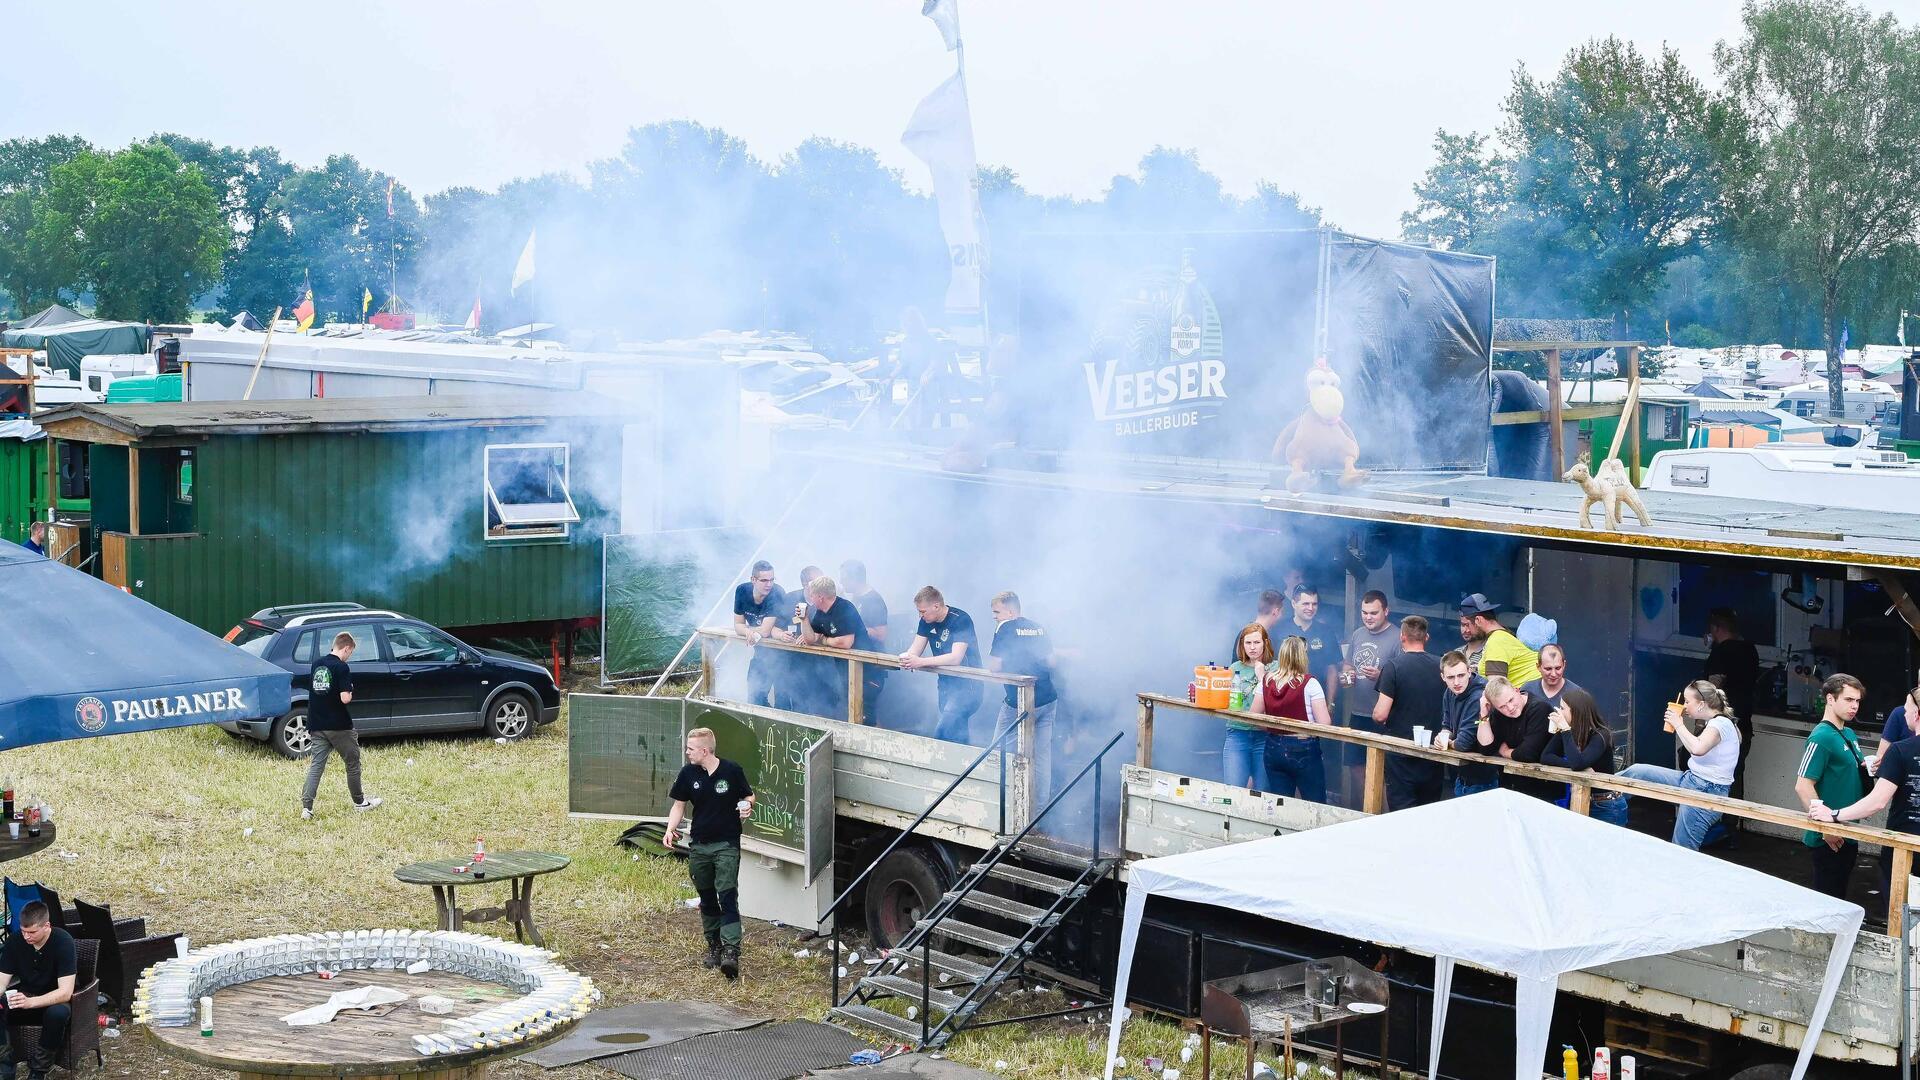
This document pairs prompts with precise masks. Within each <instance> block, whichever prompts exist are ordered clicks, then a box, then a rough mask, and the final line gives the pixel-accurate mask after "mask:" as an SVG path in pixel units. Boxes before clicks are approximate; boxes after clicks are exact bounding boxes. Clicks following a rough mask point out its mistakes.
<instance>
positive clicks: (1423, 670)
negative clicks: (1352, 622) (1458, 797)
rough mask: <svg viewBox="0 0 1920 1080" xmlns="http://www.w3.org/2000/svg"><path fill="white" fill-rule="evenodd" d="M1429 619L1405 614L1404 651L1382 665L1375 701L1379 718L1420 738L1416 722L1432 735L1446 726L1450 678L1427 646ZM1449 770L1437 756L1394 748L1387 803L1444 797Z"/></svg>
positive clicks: (1396, 733) (1397, 806) (1395, 731)
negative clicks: (1444, 709)
mask: <svg viewBox="0 0 1920 1080" xmlns="http://www.w3.org/2000/svg"><path fill="white" fill-rule="evenodd" d="M1428 636H1429V634H1428V630H1427V620H1425V619H1423V618H1421V617H1420V616H1418V615H1409V616H1407V617H1406V618H1404V619H1401V620H1400V651H1399V652H1398V653H1395V654H1392V655H1389V656H1388V657H1387V658H1386V659H1385V660H1384V661H1382V662H1381V665H1380V677H1379V679H1378V680H1377V682H1376V683H1375V685H1376V687H1377V688H1378V690H1379V694H1378V696H1377V697H1376V698H1375V699H1374V702H1373V722H1374V723H1376V724H1380V725H1382V726H1383V727H1385V728H1386V732H1387V734H1389V735H1392V736H1393V737H1395V738H1397V739H1406V740H1407V741H1409V742H1412V741H1413V740H1414V731H1413V729H1414V728H1416V727H1419V728H1425V729H1426V731H1427V734H1428V736H1429V737H1431V736H1432V733H1433V732H1436V731H1439V730H1440V727H1441V706H1442V704H1443V703H1444V702H1445V699H1446V695H1447V681H1446V680H1445V679H1443V678H1441V676H1440V660H1439V658H1438V657H1436V656H1434V655H1433V654H1432V653H1430V652H1428V651H1427V638H1428ZM1445 781H1446V770H1445V769H1444V768H1443V767H1442V766H1441V764H1440V763H1439V762H1437V761H1427V760H1425V759H1423V758H1415V757H1408V756H1406V755H1403V754H1392V755H1389V756H1388V757H1387V809H1388V810H1401V809H1405V808H1407V807H1410V806H1424V805H1426V804H1427V803H1431V802H1439V801H1440V797H1441V794H1442V792H1443V790H1444V784H1445Z"/></svg>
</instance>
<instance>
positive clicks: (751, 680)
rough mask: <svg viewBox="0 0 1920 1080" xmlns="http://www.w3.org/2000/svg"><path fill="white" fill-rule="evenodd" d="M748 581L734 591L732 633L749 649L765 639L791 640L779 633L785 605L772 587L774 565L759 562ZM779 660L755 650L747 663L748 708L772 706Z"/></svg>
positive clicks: (776, 655)
mask: <svg viewBox="0 0 1920 1080" xmlns="http://www.w3.org/2000/svg"><path fill="white" fill-rule="evenodd" d="M747 578H748V579H747V580H746V581H743V582H741V583H740V584H738V585H736V586H734V588H733V632H734V633H736V634H739V635H741V636H742V637H744V638H746V639H747V644H749V645H758V644H760V642H761V641H763V640H765V639H767V638H774V639H776V640H783V641H791V640H793V638H792V636H791V635H789V634H788V633H787V632H786V631H785V630H782V629H780V619H781V616H782V615H783V614H785V613H786V610H787V607H788V605H787V597H786V594H785V593H783V592H781V591H780V586H778V585H775V584H774V583H773V564H772V563H770V562H768V561H766V560H765V559H761V560H760V561H759V562H756V563H754V564H753V568H752V570H750V571H749V572H748V575H747ZM782 659H784V658H783V657H782V656H781V655H780V654H779V653H778V652H776V651H775V650H773V649H755V650H754V652H753V656H752V658H751V659H749V660H748V661H747V703H748V704H749V705H772V704H773V684H774V681H775V678H776V673H777V672H778V671H779V669H780V661H781V660H782Z"/></svg>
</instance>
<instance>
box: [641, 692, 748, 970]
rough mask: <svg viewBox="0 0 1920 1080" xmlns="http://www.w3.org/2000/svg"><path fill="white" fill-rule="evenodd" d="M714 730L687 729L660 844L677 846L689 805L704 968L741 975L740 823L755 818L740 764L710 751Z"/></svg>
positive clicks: (690, 861) (690, 862) (690, 866)
mask: <svg viewBox="0 0 1920 1080" xmlns="http://www.w3.org/2000/svg"><path fill="white" fill-rule="evenodd" d="M713 747H714V738H713V729H712V728H694V729H693V730H692V731H689V732H687V764H686V766H685V767H684V768H682V769H681V770H680V775H679V776H677V777H675V778H674V780H673V790H671V791H669V792H668V793H667V794H668V795H669V796H670V797H671V798H672V799H673V809H672V810H670V811H668V812H667V831H666V835H665V836H664V837H662V838H661V843H662V844H663V845H665V846H666V847H667V848H668V850H672V849H673V848H675V847H678V846H680V823H681V821H682V820H684V819H685V818H686V817H687V808H688V807H689V806H691V807H692V808H693V823H692V828H691V829H690V830H689V832H688V836H687V843H686V851H687V873H688V874H690V875H691V876H692V877H693V888H694V891H695V892H698V893H699V894H700V928H701V929H702V930H704V931H706V934H707V955H706V957H705V958H704V959H703V960H702V961H701V965H702V966H703V967H709V968H713V967H717V968H719V969H720V973H721V974H722V975H725V976H726V977H727V978H729V979H737V978H739V977H740V938H741V933H740V823H741V822H743V821H745V820H747V819H748V818H750V817H752V816H753V804H754V794H753V787H752V786H751V785H750V784H748V783H747V774H746V772H745V771H744V770H742V769H741V768H740V766H739V765H736V764H734V763H733V762H731V761H727V760H726V759H724V758H722V757H720V756H719V755H718V754H715V753H714V752H713Z"/></svg>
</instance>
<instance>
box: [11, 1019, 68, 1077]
mask: <svg viewBox="0 0 1920 1080" xmlns="http://www.w3.org/2000/svg"><path fill="white" fill-rule="evenodd" d="M5 1015H6V1022H7V1025H8V1026H9V1027H35V1026H37V1027H39V1029H40V1053H39V1055H38V1056H39V1060H38V1061H34V1060H30V1059H29V1058H28V1057H27V1055H26V1047H25V1045H23V1044H22V1043H21V1041H20V1040H18V1039H9V1040H8V1045H7V1064H6V1075H8V1076H12V1075H13V1073H14V1066H16V1065H22V1064H24V1065H26V1066H27V1068H29V1069H33V1070H36V1071H38V1070H44V1069H46V1068H48V1067H49V1066H51V1065H52V1064H53V1059H54V1057H55V1055H57V1054H58V1053H59V1052H60V1050H61V1048H62V1047H64V1046H66V1045H67V1026H68V1025H69V1024H71V1023H72V1022H73V1010H72V1009H71V1008H69V1007H68V1006H66V1005H65V1004H60V1005H49V1006H47V1007H46V1008H44V1009H8V1010H6V1014H5Z"/></svg>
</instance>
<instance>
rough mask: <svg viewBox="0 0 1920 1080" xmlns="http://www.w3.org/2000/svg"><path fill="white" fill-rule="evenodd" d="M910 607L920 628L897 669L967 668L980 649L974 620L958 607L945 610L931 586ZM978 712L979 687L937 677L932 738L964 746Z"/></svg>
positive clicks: (947, 677) (937, 591)
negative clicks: (936, 710)
mask: <svg viewBox="0 0 1920 1080" xmlns="http://www.w3.org/2000/svg"><path fill="white" fill-rule="evenodd" d="M913 606H914V609H915V610H916V611H918V612H919V613H920V625H919V626H917V627H915V628H914V631H913V644H912V645H909V646H907V651H906V652H903V653H901V654H900V666H901V667H903V668H906V669H907V670H908V671H923V670H925V669H927V668H943V667H966V666H968V665H967V659H968V657H969V656H970V655H972V654H973V652H974V651H975V650H977V649H978V648H979V647H980V641H979V639H978V638H977V637H975V636H974V632H973V617H972V616H971V615H968V614H967V613H966V612H964V611H961V610H960V609H959V608H957V607H948V606H947V600H946V597H944V596H941V595H940V590H939V589H936V588H934V587H933V586H931V585H928V586H927V587H926V588H924V589H921V590H920V591H919V592H917V593H914V594H913ZM979 708H980V684H979V683H977V682H974V681H973V680H971V679H955V678H952V677H950V676H946V675H942V676H940V722H939V723H938V724H937V725H935V727H934V729H933V737H934V738H936V739H944V740H946V741H948V742H967V741H968V738H967V736H968V735H969V734H970V730H969V728H970V722H971V721H972V719H973V714H974V712H975V711H976V710H977V709H979Z"/></svg>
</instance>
